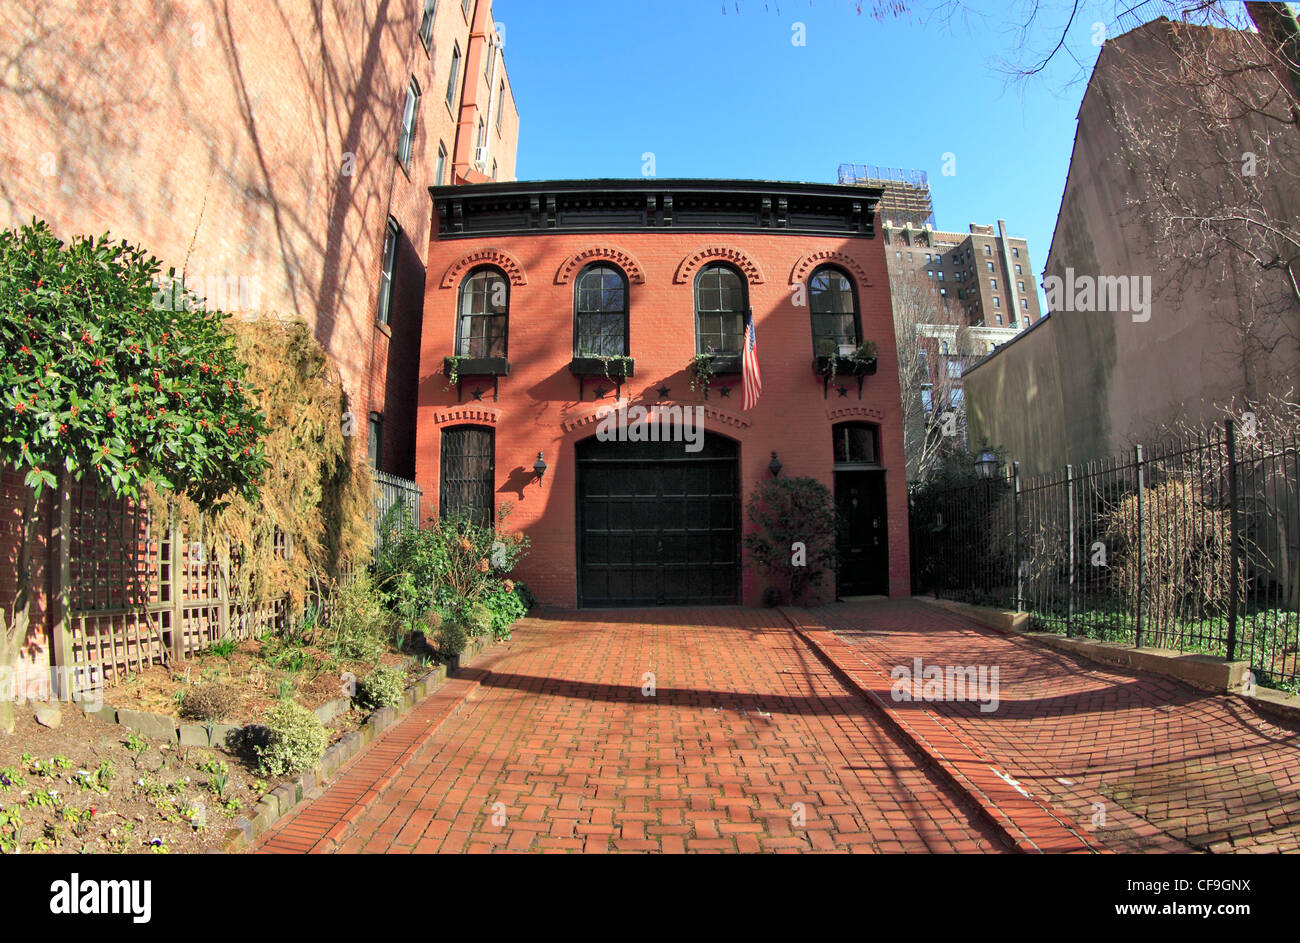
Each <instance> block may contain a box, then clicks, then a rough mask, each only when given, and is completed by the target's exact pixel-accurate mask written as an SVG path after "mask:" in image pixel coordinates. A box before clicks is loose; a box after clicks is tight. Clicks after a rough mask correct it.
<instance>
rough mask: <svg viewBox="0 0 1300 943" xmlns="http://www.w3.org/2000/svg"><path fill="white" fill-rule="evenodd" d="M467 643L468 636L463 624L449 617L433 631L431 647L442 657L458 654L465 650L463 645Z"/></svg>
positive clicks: (447, 657) (448, 657) (446, 657)
mask: <svg viewBox="0 0 1300 943" xmlns="http://www.w3.org/2000/svg"><path fill="white" fill-rule="evenodd" d="M468 644H469V636H468V635H466V634H465V628H464V626H462V625H461V624H460V623H459V622H455V621H453V620H450V619H449V620H447V621H446V622H444V623H443V624H442V625H441V626H440V627H439V629H438V631H437V632H436V633H434V645H433V647H434V648H435V649H436V650H437V652H438V654H439V655H440V656H441V657H442V658H443V659H450V658H452V657H454V656H456V655H459V654H460V653H461V652H463V651H465V646H466V645H468Z"/></svg>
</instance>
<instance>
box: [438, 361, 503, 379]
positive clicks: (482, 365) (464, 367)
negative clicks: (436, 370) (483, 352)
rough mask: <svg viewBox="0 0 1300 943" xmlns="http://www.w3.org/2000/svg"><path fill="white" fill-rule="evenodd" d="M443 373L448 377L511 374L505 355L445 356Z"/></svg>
mask: <svg viewBox="0 0 1300 943" xmlns="http://www.w3.org/2000/svg"><path fill="white" fill-rule="evenodd" d="M442 370H443V373H445V374H447V376H448V377H504V376H509V375H510V361H509V360H507V359H506V358H505V357H444V358H443V361H442Z"/></svg>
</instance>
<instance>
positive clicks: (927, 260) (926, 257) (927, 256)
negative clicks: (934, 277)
mask: <svg viewBox="0 0 1300 943" xmlns="http://www.w3.org/2000/svg"><path fill="white" fill-rule="evenodd" d="M925 261H926V263H927V264H928V263H929V262H930V253H928V252H927V253H926V254H925Z"/></svg>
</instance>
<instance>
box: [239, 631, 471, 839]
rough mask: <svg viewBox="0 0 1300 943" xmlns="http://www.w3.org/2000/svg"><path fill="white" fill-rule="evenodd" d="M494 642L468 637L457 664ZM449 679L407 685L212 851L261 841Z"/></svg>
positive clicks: (438, 676)
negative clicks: (395, 700) (397, 701)
mask: <svg viewBox="0 0 1300 943" xmlns="http://www.w3.org/2000/svg"><path fill="white" fill-rule="evenodd" d="M495 641H496V640H495V639H493V638H491V637H483V638H471V639H470V640H469V642H468V644H467V645H466V647H465V652H464V654H463V655H461V656H460V657H459V659H458V664H460V665H464V663H465V662H466V661H467V660H470V659H475V658H477V657H478V656H479V655H481V654H482V653H483V652H484V651H485V650H486V649H487V648H488V647H489V646H491V645H493V644H495ZM456 670H459V669H456ZM448 675H449V672H448V669H447V666H446V665H439V666H438V667H436V668H434V669H433V670H431V671H430V672H428V673H427V674H425V675H424V676H423V677H421V678H420V679H418V680H417V681H415V682H414V683H413V684H411V685H408V686H407V688H406V691H405V692H404V694H403V696H402V703H401V705H400V706H399V707H395V708H394V707H386V708H384V709H383V710H379V711H375V712H374V713H373V714H371V715H370V716H369V717H367V718H366V721H365V723H363V724H362V725H361V727H360V728H359V729H357V730H354V731H352V732H351V733H349V734H346V735H345V736H344V737H343V738H342V739H340V740H339V741H338V742H337V743H335V744H334V745H333V746H331V747H330V748H329V749H328V750H326V751H325V753H324V754H323V755H322V756H321V758H320V760H319V761H318V762H317V763H316V765H315V766H313V767H312V768H311V769H309V770H307V771H306V772H304V773H301V774H300V775H299V776H297V777H296V778H295V779H293V780H290V781H289V782H286V783H282V784H281V785H279V786H277V787H276V788H275V789H272V790H271V791H270V792H269V793H267V794H266V795H265V796H263V797H262V799H261V800H260V801H259V802H258V803H257V805H256V806H255V807H254V808H253V809H252V813H251V816H240V817H239V818H237V819H235V823H234V825H233V827H231V828H230V829H229V830H227V832H226V835H225V837H224V838H223V840H222V843H221V847H220V848H219V849H214V853H217V854H229V853H233V852H238V851H243V850H245V849H247V848H249V847H251V846H252V845H253V844H254V843H255V842H256V841H257V840H258V839H259V838H260V837H262V836H263V835H264V834H266V833H267V832H268V831H270V830H271V829H272V828H274V827H275V825H276V824H277V823H279V821H280V820H281V819H282V818H284V817H285V816H286V815H288V814H289V813H291V812H293V811H294V809H296V808H297V807H298V806H299V805H301V804H302V803H303V801H304V800H307V799H312V798H315V797H316V796H317V795H319V794H320V793H321V792H323V791H324V790H325V788H326V787H327V786H328V785H329V784H330V782H331V781H332V780H333V779H334V778H335V777H336V775H337V774H338V773H339V772H340V771H341V770H342V769H343V767H345V766H346V765H347V764H348V763H349V762H350V761H351V760H353V759H356V757H357V756H358V755H360V754H361V753H362V752H363V751H364V750H365V749H366V747H368V746H370V744H372V743H373V742H374V741H375V740H377V739H378V738H379V736H380V734H382V733H383V732H384V731H386V730H388V729H389V728H390V727H393V726H394V725H395V724H396V723H397V722H398V721H399V720H401V719H403V718H404V717H405V716H406V715H407V714H409V713H411V712H412V711H413V710H414V709H415V708H416V707H417V706H418V705H420V704H421V703H423V702H424V701H425V700H426V699H427V698H428V697H429V696H431V695H433V694H434V693H436V692H437V691H439V690H440V689H442V688H443V687H444V686H445V685H446V684H447V682H448V681H449V680H456V679H455V678H454V677H451V678H449V677H448ZM477 686H478V681H477V680H475V681H474V683H473V684H471V685H470V687H469V689H468V690H467V691H466V693H465V694H464V695H463V696H462V697H461V698H460V700H459V702H458V703H457V704H456V705H455V708H454V709H453V710H451V711H450V712H448V715H447V716H450V715H452V714H454V713H456V710H458V709H459V707H460V704H463V703H464V699H465V698H466V697H468V696H469V693H470V692H472V691H473V690H474V688H475V687H477ZM325 706H329V705H325ZM445 719H446V717H444V718H442V719H441V720H440V721H439V723H442V722H443V721H445ZM408 752H410V751H408ZM404 758H405V757H404ZM388 779H391V777H388ZM386 785H388V782H387V781H385V780H384V778H382V777H381V780H380V782H378V783H376V784H375V785H374V786H373V787H372V799H371V801H373V798H375V797H377V796H378V793H379V792H381V791H382V790H383V788H384V786H386ZM352 811H353V810H349V814H348V815H346V816H345V817H344V819H343V820H341V823H340V824H343V822H347V823H348V824H351V821H352V820H353V819H355V817H358V816H360V814H361V812H362V811H364V809H362V810H360V811H356V813H355V816H352V815H351V813H352ZM349 816H351V817H349Z"/></svg>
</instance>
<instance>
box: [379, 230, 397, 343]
mask: <svg viewBox="0 0 1300 943" xmlns="http://www.w3.org/2000/svg"><path fill="white" fill-rule="evenodd" d="M401 233H402V227H400V226H398V225H397V221H396V220H393V219H390V220H389V221H388V228H387V229H385V230H384V262H383V269H382V271H381V272H380V273H379V305H378V313H377V314H376V320H377V321H379V323H380V324H388V323H390V319H391V317H392V306H393V270H394V269H395V268H396V266H397V237H398V236H400V235H401Z"/></svg>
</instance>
